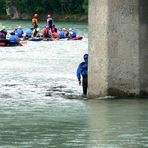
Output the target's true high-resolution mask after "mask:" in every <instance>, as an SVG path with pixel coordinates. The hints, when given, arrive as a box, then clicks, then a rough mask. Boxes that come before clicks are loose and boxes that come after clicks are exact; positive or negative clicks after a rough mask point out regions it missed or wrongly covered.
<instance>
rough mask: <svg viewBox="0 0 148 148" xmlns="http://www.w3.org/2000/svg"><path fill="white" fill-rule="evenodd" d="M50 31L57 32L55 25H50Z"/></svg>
mask: <svg viewBox="0 0 148 148" xmlns="http://www.w3.org/2000/svg"><path fill="white" fill-rule="evenodd" d="M51 32H52V33H55V32H57V28H56V27H55V25H52V29H51Z"/></svg>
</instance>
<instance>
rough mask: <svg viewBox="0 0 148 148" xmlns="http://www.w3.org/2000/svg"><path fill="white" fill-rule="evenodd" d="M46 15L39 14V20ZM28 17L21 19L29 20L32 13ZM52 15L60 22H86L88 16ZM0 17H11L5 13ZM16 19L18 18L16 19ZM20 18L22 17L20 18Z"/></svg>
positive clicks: (43, 18) (44, 18) (5, 18)
mask: <svg viewBox="0 0 148 148" xmlns="http://www.w3.org/2000/svg"><path fill="white" fill-rule="evenodd" d="M46 15H47V14H45V15H40V16H39V20H46ZM28 16H29V17H28V18H26V19H23V20H31V19H32V16H33V15H28ZM53 17H54V19H55V21H60V22H68V21H70V22H88V16H87V15H84V14H83V15H80V14H64V15H58V14H53ZM0 19H4V20H7V19H9V20H10V19H11V18H10V17H8V16H6V15H0ZM17 20H18V19H17ZM20 20H22V19H20Z"/></svg>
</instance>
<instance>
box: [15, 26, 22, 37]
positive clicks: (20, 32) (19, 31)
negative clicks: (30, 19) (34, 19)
mask: <svg viewBox="0 0 148 148" xmlns="http://www.w3.org/2000/svg"><path fill="white" fill-rule="evenodd" d="M23 33H24V32H23V30H22V27H21V26H18V28H17V29H16V30H15V34H16V35H17V36H18V37H19V38H22V37H23Z"/></svg>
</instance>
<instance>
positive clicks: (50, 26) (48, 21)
mask: <svg viewBox="0 0 148 148" xmlns="http://www.w3.org/2000/svg"><path fill="white" fill-rule="evenodd" d="M53 21H54V19H53V18H52V17H51V15H50V14H48V15H47V26H49V30H50V29H51V30H52V26H53V23H54V22H53Z"/></svg>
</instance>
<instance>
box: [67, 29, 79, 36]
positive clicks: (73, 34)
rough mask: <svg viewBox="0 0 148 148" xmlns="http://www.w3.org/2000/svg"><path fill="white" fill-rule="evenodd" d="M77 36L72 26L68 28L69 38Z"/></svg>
mask: <svg viewBox="0 0 148 148" xmlns="http://www.w3.org/2000/svg"><path fill="white" fill-rule="evenodd" d="M76 36H77V32H76V31H75V30H74V29H72V28H69V38H75V37H76Z"/></svg>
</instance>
